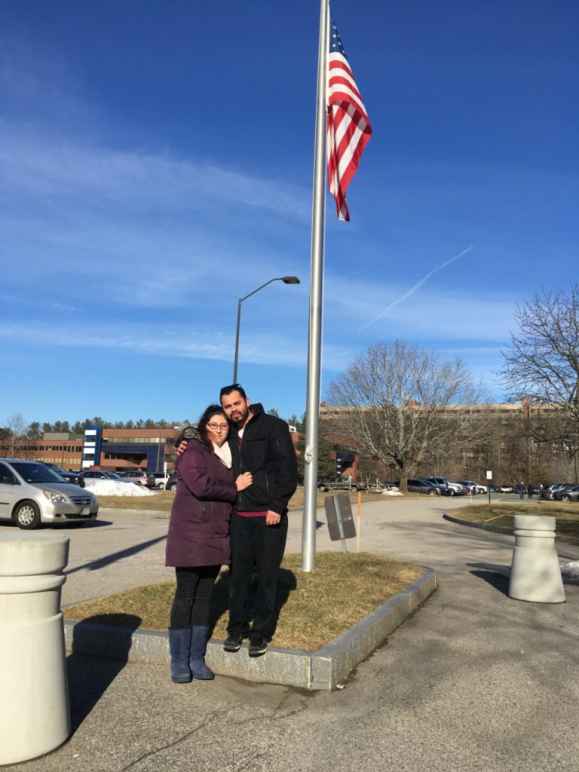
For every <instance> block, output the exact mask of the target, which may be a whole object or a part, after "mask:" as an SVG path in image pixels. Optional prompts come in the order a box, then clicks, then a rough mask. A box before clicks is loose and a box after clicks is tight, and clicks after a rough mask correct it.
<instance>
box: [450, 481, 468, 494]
mask: <svg viewBox="0 0 579 772" xmlns="http://www.w3.org/2000/svg"><path fill="white" fill-rule="evenodd" d="M447 485H448V490H449V491H450V495H451V496H464V494H465V493H466V491H465V489H464V485H461V484H460V483H456V482H451V481H450V480H449V481H448V483H447Z"/></svg>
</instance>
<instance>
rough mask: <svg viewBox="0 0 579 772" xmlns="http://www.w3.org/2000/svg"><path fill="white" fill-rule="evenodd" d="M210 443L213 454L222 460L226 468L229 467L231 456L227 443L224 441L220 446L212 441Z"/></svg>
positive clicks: (231, 460) (231, 461)
mask: <svg viewBox="0 0 579 772" xmlns="http://www.w3.org/2000/svg"><path fill="white" fill-rule="evenodd" d="M211 444H212V445H213V452H214V453H215V455H216V456H219V458H220V459H221V460H222V461H223V463H224V464H225V466H226V467H227V468H228V469H231V465H232V463H233V459H232V458H231V448H230V447H229V443H228V442H227V441H226V442H224V443H223V445H222V446H221V447H219V445H216V444H215V443H214V442H212V443H211Z"/></svg>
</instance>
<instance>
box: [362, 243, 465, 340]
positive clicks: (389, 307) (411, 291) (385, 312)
mask: <svg viewBox="0 0 579 772" xmlns="http://www.w3.org/2000/svg"><path fill="white" fill-rule="evenodd" d="M471 250H472V245H470V246H468V247H466V248H465V249H463V250H461V251H460V252H459V253H458V254H457V255H454V256H453V257H451V258H450V259H449V260H445V261H444V262H443V263H441V264H440V265H437V266H436V267H435V268H433V269H432V270H431V271H428V273H426V274H425V275H424V276H423V277H422V278H421V279H420V280H419V281H417V282H416V284H413V285H412V287H410V289H409V290H407V291H406V292H404V293H403V294H402V295H400V297H398V298H396V300H393V301H392V302H391V303H389V304H388V305H387V306H386V308H385V309H384V310H383V311H381V312H380V313H379V314H378V316H377V317H376V318H375V319H372V320H371V321H369V322H368V323H367V324H364V325H362V327H360V330H367V329H368V328H369V327H372V326H373V325H374V324H376V322H379V321H380V319H384V317H386V316H387V315H388V313H389V312H390V311H391V310H392V309H393V308H395V307H396V306H398V305H400V303H404V301H405V300H408V298H411V297H412V295H414V293H415V292H418V290H419V289H420V288H421V287H423V286H424V285H425V284H426V282H427V281H428V280H429V279H430V278H432V276H434V274H436V273H438V272H439V271H442V270H443V269H444V268H447V267H448V266H449V265H452V263H455V262H456V261H457V260H460V258H461V257H464V256H465V255H467V254H468V253H469V252H470V251H471Z"/></svg>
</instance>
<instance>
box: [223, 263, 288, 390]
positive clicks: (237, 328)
mask: <svg viewBox="0 0 579 772" xmlns="http://www.w3.org/2000/svg"><path fill="white" fill-rule="evenodd" d="M274 281H283V283H284V284H299V283H300V280H299V278H298V277H297V276H276V277H275V278H273V279H270V280H269V281H266V282H264V284H260V285H259V287H257V288H256V289H254V290H252V291H251V292H249V293H248V294H247V295H244V296H243V297H242V298H239V300H238V301H237V324H236V328H235V358H234V360H233V383H237V365H238V362H239V329H240V326H241V304H242V303H243V301H244V300H247V298H250V297H251V296H252V295H255V294H256V292H259V291H260V290H262V289H263V288H264V287H267V286H268V284H273V282H274Z"/></svg>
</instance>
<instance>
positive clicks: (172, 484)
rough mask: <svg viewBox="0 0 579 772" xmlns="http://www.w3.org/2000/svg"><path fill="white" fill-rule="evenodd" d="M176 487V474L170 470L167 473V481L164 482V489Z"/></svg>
mask: <svg viewBox="0 0 579 772" xmlns="http://www.w3.org/2000/svg"><path fill="white" fill-rule="evenodd" d="M176 487H177V475H176V474H175V472H172V473H171V474H170V475H169V477H168V479H167V482H166V483H165V490H166V491H172V490H174V489H175V488H176Z"/></svg>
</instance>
